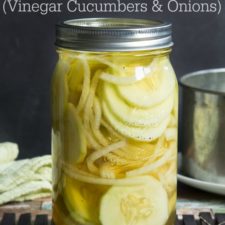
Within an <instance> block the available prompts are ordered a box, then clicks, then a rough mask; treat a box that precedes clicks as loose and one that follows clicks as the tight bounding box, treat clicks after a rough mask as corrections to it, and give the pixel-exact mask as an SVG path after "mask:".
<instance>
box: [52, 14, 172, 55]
mask: <svg viewBox="0 0 225 225" xmlns="http://www.w3.org/2000/svg"><path fill="white" fill-rule="evenodd" d="M172 45H173V42H172V24H171V23H168V22H162V21H159V20H146V19H131V18H82V19H73V20H67V21H64V22H61V23H58V24H57V25H56V46H58V47H63V48H70V49H75V50H82V51H109V52H110V51H136V50H155V49H162V48H170V47H172Z"/></svg>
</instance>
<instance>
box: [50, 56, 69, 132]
mask: <svg viewBox="0 0 225 225" xmlns="http://www.w3.org/2000/svg"><path fill="white" fill-rule="evenodd" d="M68 71H69V63H68V62H67V61H65V60H63V59H61V60H59V62H58V63H57V65H56V68H55V71H54V74H53V77H52V96H51V98H52V115H53V116H52V126H53V129H54V130H55V131H56V130H57V131H58V130H60V129H61V125H62V124H60V121H62V119H63V115H64V110H65V106H66V103H67V101H68V96H69V90H68V84H67V73H68Z"/></svg>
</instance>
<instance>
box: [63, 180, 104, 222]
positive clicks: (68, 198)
mask: <svg viewBox="0 0 225 225" xmlns="http://www.w3.org/2000/svg"><path fill="white" fill-rule="evenodd" d="M102 194H103V188H97V186H95V185H91V186H90V185H87V184H84V183H82V182H79V181H76V180H74V179H71V178H69V177H66V178H65V183H64V189H63V198H64V202H65V205H66V207H67V209H68V211H69V213H70V215H71V217H72V218H73V219H74V220H75V221H77V222H80V223H82V224H87V223H88V222H92V223H93V224H100V223H99V210H98V207H99V204H100V196H101V195H102ZM88 224H89V223H88Z"/></svg>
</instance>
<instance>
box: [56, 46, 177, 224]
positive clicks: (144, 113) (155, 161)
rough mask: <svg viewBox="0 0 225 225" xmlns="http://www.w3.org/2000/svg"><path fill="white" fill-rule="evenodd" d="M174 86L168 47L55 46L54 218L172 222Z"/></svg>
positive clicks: (71, 221) (90, 221)
mask: <svg viewBox="0 0 225 225" xmlns="http://www.w3.org/2000/svg"><path fill="white" fill-rule="evenodd" d="M177 107H178V91H177V82H176V76H175V74H174V71H173V69H172V67H171V64H170V61H169V59H168V54H167V53H166V52H154V51H152V52H147V53H143V52H136V53H120V54H119V53H108V54H107V53H104V54H100V53H99V54H97V53H84V52H81V53H78V52H73V51H67V50H59V61H58V64H57V66H56V69H55V73H54V76H53V80H52V120H53V126H52V152H53V184H54V186H53V192H54V193H53V220H54V223H55V224H56V225H75V224H76V225H77V224H79V225H88V224H90V225H118V224H119V225H145V224H146V225H149V224H151V225H172V224H174V218H175V205H176V172H177Z"/></svg>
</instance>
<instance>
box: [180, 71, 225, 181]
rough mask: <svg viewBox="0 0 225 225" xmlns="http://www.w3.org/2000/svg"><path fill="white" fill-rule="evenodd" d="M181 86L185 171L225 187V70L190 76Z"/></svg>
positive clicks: (181, 82) (184, 78) (182, 143)
mask: <svg viewBox="0 0 225 225" xmlns="http://www.w3.org/2000/svg"><path fill="white" fill-rule="evenodd" d="M180 85H181V86H182V91H183V92H182V94H183V98H182V100H183V101H182V125H181V146H182V153H183V162H182V165H183V168H182V169H183V170H184V172H185V173H186V174H188V175H189V176H191V177H194V178H197V179H200V180H204V181H210V182H216V183H221V184H225V68H222V69H212V70H203V71H198V72H194V73H191V74H187V75H185V76H183V77H182V78H181V79H180Z"/></svg>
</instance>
